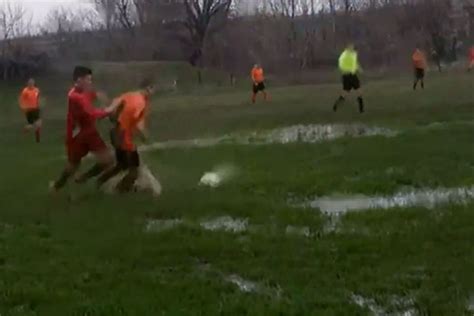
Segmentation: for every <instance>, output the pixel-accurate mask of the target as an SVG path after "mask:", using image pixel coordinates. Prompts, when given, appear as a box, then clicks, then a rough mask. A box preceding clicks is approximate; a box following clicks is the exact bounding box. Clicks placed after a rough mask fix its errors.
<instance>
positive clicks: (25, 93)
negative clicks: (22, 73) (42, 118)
mask: <svg viewBox="0 0 474 316" xmlns="http://www.w3.org/2000/svg"><path fill="white" fill-rule="evenodd" d="M39 96H40V90H39V89H38V88H29V87H26V88H24V89H23V90H22V91H21V94H20V108H21V109H22V110H23V111H30V110H35V109H37V108H39Z"/></svg>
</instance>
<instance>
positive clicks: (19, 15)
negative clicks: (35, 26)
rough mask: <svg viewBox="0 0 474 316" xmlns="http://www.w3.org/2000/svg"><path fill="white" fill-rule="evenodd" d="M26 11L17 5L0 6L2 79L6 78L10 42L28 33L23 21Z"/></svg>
mask: <svg viewBox="0 0 474 316" xmlns="http://www.w3.org/2000/svg"><path fill="white" fill-rule="evenodd" d="M25 18H26V10H25V8H24V7H23V6H22V5H21V4H19V3H15V4H13V3H12V2H9V1H8V2H5V3H3V4H2V5H1V6H0V34H1V38H2V70H3V79H4V80H6V79H7V77H8V60H7V54H8V51H9V50H10V49H11V40H12V39H13V38H15V37H19V36H23V35H25V34H27V33H28V31H29V30H28V27H29V26H31V19H30V21H29V22H26V21H25Z"/></svg>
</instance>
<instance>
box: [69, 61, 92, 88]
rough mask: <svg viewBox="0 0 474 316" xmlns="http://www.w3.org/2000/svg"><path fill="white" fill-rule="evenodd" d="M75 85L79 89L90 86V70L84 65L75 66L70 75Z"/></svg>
mask: <svg viewBox="0 0 474 316" xmlns="http://www.w3.org/2000/svg"><path fill="white" fill-rule="evenodd" d="M72 80H73V81H74V83H75V85H76V86H77V87H79V88H81V89H88V88H90V87H92V70H91V69H90V68H87V67H84V66H76V67H75V68H74V72H73V75H72Z"/></svg>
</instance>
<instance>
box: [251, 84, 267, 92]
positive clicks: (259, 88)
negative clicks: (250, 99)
mask: <svg viewBox="0 0 474 316" xmlns="http://www.w3.org/2000/svg"><path fill="white" fill-rule="evenodd" d="M252 89H253V93H258V92H259V91H265V83H264V82H259V83H257V84H253V86H252Z"/></svg>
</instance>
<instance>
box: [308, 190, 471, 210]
mask: <svg viewBox="0 0 474 316" xmlns="http://www.w3.org/2000/svg"><path fill="white" fill-rule="evenodd" d="M473 199H474V187H468V188H463V187H461V188H451V189H444V188H439V189H424V190H417V191H411V192H400V193H397V194H395V195H393V196H375V197H368V196H363V195H355V196H340V197H338V196H335V197H322V198H316V199H314V200H313V201H310V202H308V203H305V205H306V206H308V207H311V208H318V209H320V210H321V211H322V212H323V213H327V214H343V213H346V212H349V211H360V210H369V209H390V208H397V207H401V208H407V207H415V206H421V207H426V208H434V207H435V206H437V205H441V204H447V203H454V204H463V203H467V202H468V201H470V200H473Z"/></svg>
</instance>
